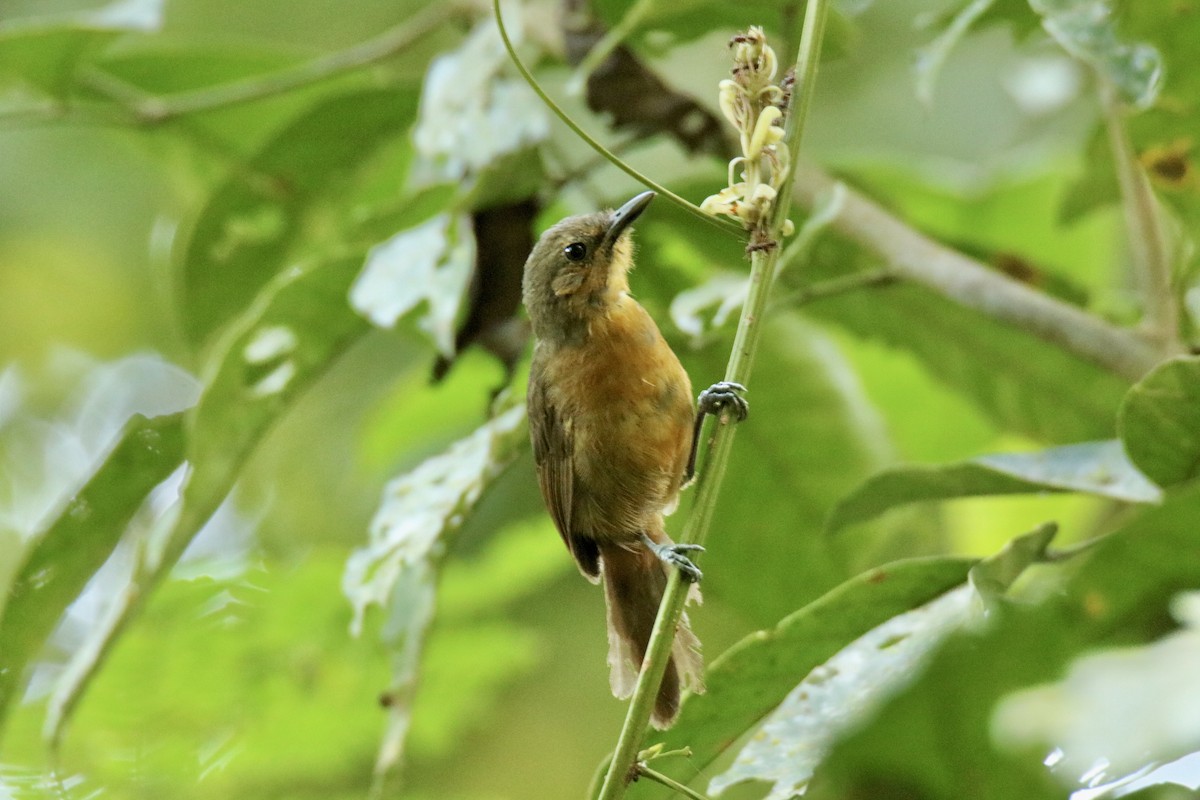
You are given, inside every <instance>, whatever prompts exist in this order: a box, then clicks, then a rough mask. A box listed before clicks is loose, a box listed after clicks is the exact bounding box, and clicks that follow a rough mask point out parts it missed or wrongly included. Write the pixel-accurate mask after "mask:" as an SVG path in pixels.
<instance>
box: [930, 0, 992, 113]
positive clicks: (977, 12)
mask: <svg viewBox="0 0 1200 800" xmlns="http://www.w3.org/2000/svg"><path fill="white" fill-rule="evenodd" d="M994 2H995V0H971V2H969V3H967V4H966V5H965V6H963V7H962V8H961V9H959V11H958V13H957V14H955V15H954V16H953V18H951V20H950V24H949V25H947V26H946V29H945V30H944V31H942V32H941V33H940V34H938V36H937V38H935V39H934V40H933V41H932V42H930V43H929V44H927V45H925V46H924V47H922V48H921V49H920V50H918V51H917V57H916V62H915V64H914V69H915V70H916V73H917V99H918V100H920V101H921V103H923V104H924V105H925V106H932V105H933V87H934V84H935V83H936V82H937V79H938V75H939V74H941V71H942V65H944V64H945V63H946V57H947V56H949V55H950V51H951V50H953V49H954V48H955V47H956V46H957V45H958V43H959V41H960V40H961V39H962V37H963V36H964V35H966V33H967V31H968V30H970V28H971V26H972V25H974V24H975V21H976V20H978V19H979V18H980V17H981V16H983V14H984V12H986V11H987V10H988V9H989V8H991V7H992V3H994Z"/></svg>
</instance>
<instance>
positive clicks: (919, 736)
mask: <svg viewBox="0 0 1200 800" xmlns="http://www.w3.org/2000/svg"><path fill="white" fill-rule="evenodd" d="M1198 522H1200V489H1198V488H1197V487H1189V488H1187V489H1185V490H1182V491H1181V492H1180V493H1179V494H1176V495H1173V496H1171V497H1169V498H1168V499H1167V500H1166V501H1165V502H1164V503H1163V505H1162V506H1161V507H1158V508H1152V509H1148V510H1146V511H1145V512H1144V513H1142V514H1140V515H1139V516H1138V517H1136V518H1135V519H1134V520H1133V521H1132V522H1130V523H1129V524H1128V525H1126V526H1125V527H1124V528H1123V529H1121V530H1119V531H1117V532H1116V533H1114V534H1113V535H1112V536H1110V537H1109V538H1107V539H1105V540H1103V541H1100V542H1098V543H1097V544H1096V546H1095V547H1094V549H1093V550H1092V552H1091V553H1090V554H1089V555H1088V556H1087V558H1086V560H1084V561H1083V562H1082V563H1081V564H1080V565H1079V567H1078V570H1077V571H1074V573H1073V574H1072V575H1071V576H1070V577H1069V579H1068V581H1067V582H1066V585H1065V587H1064V589H1063V590H1061V591H1058V592H1055V593H1052V594H1049V595H1045V596H1044V597H1045V599H1044V600H1043V602H1042V603H1040V604H1037V605H1033V604H1029V603H1023V604H1011V605H1004V604H1000V605H996V606H994V607H993V608H992V610H991V612H990V614H989V616H990V617H991V624H990V626H989V627H988V628H987V629H985V630H984V631H983V632H982V633H974V634H962V635H959V636H956V637H955V638H954V639H952V640H951V641H950V642H948V643H947V644H946V646H945V647H944V648H943V649H942V650H941V651H940V652H939V654H938V655H937V656H936V657H935V658H934V659H933V661H932V662H931V663H930V665H929V667H928V668H927V670H926V671H925V673H924V674H923V675H922V677H921V678H920V679H919V680H918V681H917V683H916V684H914V685H913V686H912V687H911V688H909V689H908V690H906V691H905V692H904V693H902V694H901V695H899V696H897V697H896V698H894V699H893V700H892V701H891V702H890V703H889V704H888V705H887V707H885V708H884V709H883V711H882V712H881V713H880V714H879V715H878V716H877V717H876V718H875V719H874V720H873V721H872V722H870V723H869V724H867V725H865V726H863V728H862V729H861V730H859V731H858V732H856V733H854V734H852V735H850V736H848V737H846V738H845V739H844V740H843V741H842V742H841V743H840V744H839V745H838V747H837V748H835V750H834V752H833V753H832V754H831V755H830V757H829V758H828V759H826V760H825V762H824V763H823V764H822V766H821V767H820V768H819V769H818V771H817V781H816V783H817V784H820V785H819V786H815V787H814V788H815V789H816V790H815V791H810V795H809V796H811V797H814V798H820V799H822V800H823V799H824V798H829V797H846V796H853V795H854V794H855V793H856V792H860V791H866V790H868V787H869V795H870V796H874V797H889V796H896V794H895V793H897V792H903V793H904V796H919V797H925V798H939V799H940V798H945V799H946V800H950V798H958V797H961V787H962V786H965V785H970V787H971V796H972V797H973V798H979V799H980V800H993V798H994V799H995V800H1001V798H1013V797H1022V798H1061V797H1063V796H1064V795H1065V794H1066V793H1067V792H1069V791H1070V789H1071V788H1080V787H1074V786H1066V787H1064V786H1060V785H1056V782H1055V781H1054V780H1053V774H1052V773H1051V771H1050V770H1049V769H1047V768H1046V767H1045V766H1044V765H1043V763H1042V760H1043V759H1044V758H1045V755H1046V750H1045V749H1042V748H1028V747H1024V746H1020V745H1008V746H1005V747H1000V746H998V744H997V742H996V740H995V739H994V738H993V735H994V732H995V730H996V728H995V724H996V719H995V716H994V714H995V709H996V707H997V703H998V702H999V701H1000V700H1001V698H1003V697H1005V696H1006V695H1008V694H1009V693H1010V692H1013V691H1016V690H1020V689H1024V688H1027V687H1029V686H1032V685H1036V684H1040V683H1044V682H1046V681H1049V680H1053V679H1057V678H1059V677H1061V676H1062V674H1063V671H1064V669H1065V667H1066V665H1067V664H1068V663H1069V662H1070V660H1071V659H1072V658H1075V657H1077V656H1078V655H1080V654H1083V653H1088V652H1092V651H1094V650H1095V649H1096V648H1098V647H1115V646H1128V645H1132V644H1138V643H1144V642H1148V641H1154V640H1156V639H1158V638H1160V637H1161V636H1162V635H1163V634H1164V633H1166V632H1168V631H1170V630H1171V629H1172V628H1173V627H1174V623H1173V622H1172V621H1171V618H1170V616H1169V614H1168V610H1169V608H1170V606H1171V604H1172V602H1173V601H1174V600H1175V598H1176V597H1177V596H1178V595H1179V593H1180V592H1183V591H1189V590H1195V589H1197V588H1200V561H1198V560H1197V559H1195V558H1190V557H1186V555H1185V554H1191V553H1194V552H1196V549H1197V547H1200V524H1198ZM1112 700H1113V698H1112V696H1111V695H1109V694H1106V695H1105V696H1104V697H1100V698H1095V700H1094V702H1096V703H1101V704H1109V703H1111V702H1112ZM1177 701H1178V698H1177V697H1174V696H1169V695H1166V694H1163V695H1160V696H1159V698H1158V702H1160V703H1172V702H1177ZM1114 736H1115V737H1117V738H1118V739H1125V738H1128V730H1126V729H1125V728H1124V727H1120V728H1117V729H1114ZM1054 744H1058V742H1055V743H1054ZM1148 758H1150V759H1152V758H1154V755H1153V754H1150V755H1149V756H1148ZM1060 775H1061V779H1062V780H1063V781H1064V782H1067V783H1069V784H1072V783H1074V779H1075V778H1076V777H1077V776H1076V775H1074V774H1071V773H1069V772H1063V773H1060ZM1110 777H1114V778H1115V777H1118V776H1115V775H1113V776H1110ZM967 781H969V784H968V783H967Z"/></svg>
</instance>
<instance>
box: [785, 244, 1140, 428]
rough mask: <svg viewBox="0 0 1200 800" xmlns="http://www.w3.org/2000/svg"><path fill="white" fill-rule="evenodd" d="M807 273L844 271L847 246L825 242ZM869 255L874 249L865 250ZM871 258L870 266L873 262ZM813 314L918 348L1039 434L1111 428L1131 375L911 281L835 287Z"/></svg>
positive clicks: (951, 379) (1006, 421)
mask: <svg viewBox="0 0 1200 800" xmlns="http://www.w3.org/2000/svg"><path fill="white" fill-rule="evenodd" d="M816 256H817V258H816V261H817V263H815V264H813V265H812V269H811V271H810V273H809V277H810V278H812V279H819V278H824V277H834V276H836V275H842V274H846V271H845V265H846V263H848V262H849V263H853V260H854V258H855V256H853V255H849V254H848V252H847V250H846V248H845V247H842V246H836V245H835V246H825V247H822V246H821V245H820V244H818V246H817V248H816ZM867 260H868V261H869V259H867ZM868 268H870V267H868ZM805 312H806V313H807V314H812V315H813V316H817V317H819V318H822V319H828V320H831V321H834V322H837V323H839V324H841V325H844V326H846V327H847V328H848V329H850V330H851V331H853V332H854V333H856V334H858V335H861V336H866V337H870V338H877V339H880V340H882V341H883V342H884V343H886V344H889V345H892V346H895V347H899V348H903V349H904V350H907V351H909V352H911V353H912V354H913V355H914V356H916V357H917V358H918V359H920V361H921V362H922V363H923V364H924V365H925V367H926V368H927V369H928V370H929V371H930V373H931V374H932V375H933V376H934V377H936V378H937V379H939V380H940V381H942V382H943V383H946V384H948V385H950V386H951V387H953V388H954V389H956V390H957V391H959V392H960V393H962V394H963V395H964V396H965V397H967V398H969V399H971V400H972V401H973V402H974V403H975V404H977V405H978V406H979V407H980V409H982V410H983V411H984V412H986V413H987V414H988V416H990V417H991V418H992V419H994V420H995V421H996V423H997V424H998V425H1000V426H1002V428H1004V429H1007V430H1012V431H1016V432H1019V433H1023V434H1026V435H1028V436H1031V437H1034V438H1035V439H1038V440H1041V441H1046V442H1052V443H1068V442H1079V441H1087V440H1092V439H1103V438H1106V437H1108V436H1111V435H1112V424H1113V418H1114V416H1115V415H1116V411H1117V408H1118V406H1119V404H1120V401H1121V397H1122V395H1123V394H1124V392H1125V391H1126V389H1127V388H1128V387H1127V385H1126V384H1125V382H1124V381H1122V380H1121V379H1119V378H1117V377H1115V376H1113V375H1111V374H1110V373H1108V372H1105V371H1103V370H1101V369H1100V368H1098V367H1095V366H1093V365H1092V364H1089V363H1087V362H1085V361H1082V360H1081V359H1079V358H1076V357H1075V356H1073V355H1070V354H1068V353H1065V352H1063V351H1062V350H1061V349H1059V348H1058V347H1055V346H1054V345H1051V344H1048V343H1046V342H1044V341H1042V340H1041V339H1038V338H1037V337H1035V336H1033V335H1032V334H1030V333H1027V332H1025V331H1023V330H1019V329H1017V328H1015V327H1013V326H1010V325H1005V324H1002V323H999V322H996V321H994V320H991V319H989V318H987V317H985V316H983V315H981V314H978V313H975V312H973V311H969V310H967V309H964V308H962V307H961V306H959V305H957V304H955V303H953V302H951V301H949V300H947V299H945V298H943V297H941V296H939V295H937V294H935V293H934V292H932V291H930V290H928V289H924V288H922V287H920V286H915V285H911V284H898V285H894V286H887V287H881V288H873V289H866V290H863V291H859V292H852V293H847V294H844V295H838V296H836V297H830V298H827V299H824V300H822V301H821V302H819V303H813V304H812V305H810V306H807V307H806V308H805Z"/></svg>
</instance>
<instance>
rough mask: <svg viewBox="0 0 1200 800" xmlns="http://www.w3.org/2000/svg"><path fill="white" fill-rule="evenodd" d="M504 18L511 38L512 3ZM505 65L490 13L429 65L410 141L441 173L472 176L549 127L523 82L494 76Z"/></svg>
mask: <svg viewBox="0 0 1200 800" xmlns="http://www.w3.org/2000/svg"><path fill="white" fill-rule="evenodd" d="M504 18H505V20H506V22H507V23H508V25H509V31H510V33H511V34H512V35H514V37H515V39H516V40H517V41H516V44H519V43H520V38H521V36H520V34H521V30H522V25H521V23H520V19H521V14H520V11H519V9H518V8H516V7H512V8H509V9H508V11H506V12H505V17H504ZM507 67H508V53H507V51H506V50H505V49H504V43H503V41H502V40H501V38H500V34H499V30H498V29H497V28H496V25H495V24H494V23H493V22H492V20H490V19H488V20H485V21H483V22H481V23H479V24H478V25H477V26H476V27H475V30H474V31H472V32H471V35H470V36H468V37H467V39H466V41H465V42H463V44H462V46H461V47H459V49H457V50H455V51H454V52H451V53H446V54H444V55H441V56H439V57H437V58H436V59H434V61H433V63H432V64H431V65H430V67H429V72H428V73H427V74H426V76H425V86H424V88H423V90H422V92H421V107H420V116H419V118H418V121H417V127H416V129H415V130H414V132H413V142H414V144H416V147H417V151H418V152H419V153H420V154H421V155H424V156H426V157H427V158H428V162H427V163H428V164H429V165H431V166H433V167H434V168H435V169H437V170H438V171H439V173H440V174H439V177H440V178H441V179H443V180H461V179H462V178H464V177H467V176H471V175H477V174H478V173H479V172H480V171H481V170H482V169H483V168H484V167H486V166H488V165H489V164H491V163H492V162H493V161H495V160H496V159H497V158H499V157H500V156H503V155H505V154H507V153H513V152H516V151H518V150H521V149H523V148H525V147H528V146H529V145H532V144H536V143H537V142H540V141H541V140H542V139H545V138H546V136H547V135H548V134H549V132H550V125H549V120H548V119H547V117H546V110H545V107H544V106H543V105H542V103H541V101H540V100H539V99H538V97H537V95H535V94H534V93H533V91H532V90H531V89H530V88H529V87H528V86H527V85H526V84H525V82H524V81H521V80H517V79H514V78H506V77H502V76H501V73H502V72H503V71H504V70H505V69H506V68H507Z"/></svg>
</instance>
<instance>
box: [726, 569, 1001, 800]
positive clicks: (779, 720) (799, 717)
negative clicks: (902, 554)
mask: <svg viewBox="0 0 1200 800" xmlns="http://www.w3.org/2000/svg"><path fill="white" fill-rule="evenodd" d="M981 609H982V606H981V604H980V602H979V597H978V595H977V594H976V593H975V591H974V590H973V589H972V588H971V587H970V586H969V585H964V586H960V587H959V588H957V589H954V590H953V591H950V592H947V593H946V594H944V595H942V596H941V597H939V598H938V599H936V600H934V601H932V602H930V603H927V604H926V605H924V606H921V607H920V608H917V609H914V610H912V611H909V612H906V613H904V614H901V615H899V616H897V617H893V618H892V619H890V620H888V621H887V622H885V623H884V624H882V625H880V626H879V627H877V628H875V629H874V630H872V631H870V632H869V633H867V634H866V635H864V636H862V637H860V638H859V639H857V640H856V641H854V642H853V643H852V644H850V645H849V646H847V647H846V648H844V649H842V650H841V651H839V652H838V654H837V655H835V656H834V657H833V658H831V659H829V661H827V662H825V663H824V664H822V665H821V666H819V667H817V668H816V669H814V670H813V671H812V672H810V673H809V674H808V676H807V677H806V678H805V679H804V680H803V681H801V682H800V684H799V685H798V686H797V687H796V688H795V689H794V690H792V692H791V693H790V694H789V695H788V697H787V699H786V700H784V701H783V703H782V704H781V705H780V706H779V708H777V709H776V710H775V711H774V712H773V713H772V714H771V716H770V717H769V718H768V719H767V721H766V722H765V723H764V724H763V726H762V728H761V729H760V730H759V731H758V732H757V733H756V734H754V736H753V737H752V738H751V740H750V742H749V743H748V744H747V745H746V746H745V747H744V748H743V749H742V751H741V752H740V753H739V754H738V756H737V758H736V759H735V761H734V763H733V765H732V766H731V767H730V768H729V769H728V770H726V771H725V772H723V773H721V774H720V775H717V776H716V777H714V778H713V779H712V781H710V783H709V787H708V791H709V793H710V794H720V793H721V792H723V791H725V789H727V788H729V787H730V786H733V785H734V784H737V783H741V782H743V781H750V780H758V781H767V782H770V783H772V784H773V786H772V788H771V791H770V793H769V794H768V795H767V800H787V798H790V797H792V796H794V795H795V794H797V793H800V792H803V791H804V786H805V784H806V783H807V782H808V780H809V779H810V778H811V777H812V774H813V770H814V769H815V768H816V766H817V764H819V763H820V761H821V759H822V758H823V757H824V756H825V754H826V753H828V752H829V750H830V749H831V748H832V747H833V745H834V743H835V742H836V741H837V740H838V739H839V738H840V737H841V735H842V734H844V733H846V732H847V731H849V730H852V729H853V728H855V727H856V726H857V725H858V724H860V723H861V722H862V721H863V720H865V719H868V718H869V717H870V716H871V715H872V714H873V713H874V712H875V711H876V710H877V709H878V708H880V707H881V706H882V705H883V703H884V702H885V701H886V700H887V699H888V698H889V697H891V696H892V695H894V694H895V693H896V692H898V691H899V690H900V689H902V688H903V687H904V686H906V685H908V684H909V683H910V682H911V681H912V680H913V679H914V678H915V677H916V676H917V675H918V674H919V673H920V670H921V666H922V664H923V663H924V662H925V660H926V659H927V658H928V657H929V655H930V654H931V653H932V652H933V650H934V649H935V648H936V647H937V646H938V644H939V643H940V642H942V641H943V640H944V639H945V638H946V637H947V636H949V635H950V634H952V633H954V632H955V631H957V630H960V629H961V628H962V627H963V626H964V625H966V624H967V623H969V622H971V621H972V620H975V619H978V618H979V617H980V611H981Z"/></svg>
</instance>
